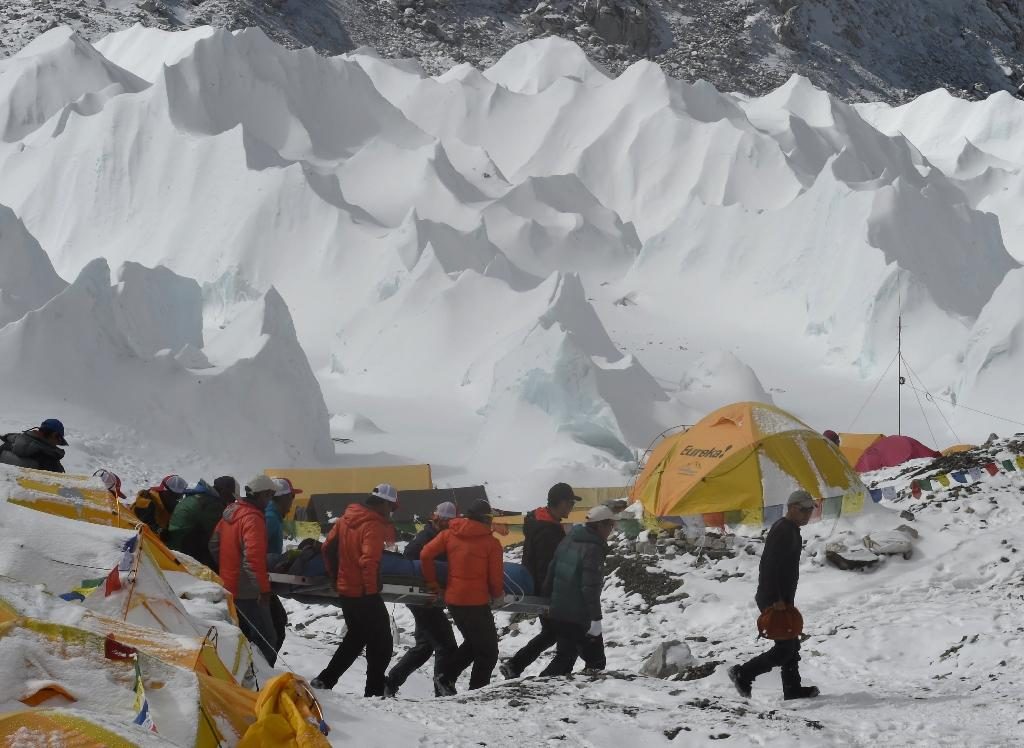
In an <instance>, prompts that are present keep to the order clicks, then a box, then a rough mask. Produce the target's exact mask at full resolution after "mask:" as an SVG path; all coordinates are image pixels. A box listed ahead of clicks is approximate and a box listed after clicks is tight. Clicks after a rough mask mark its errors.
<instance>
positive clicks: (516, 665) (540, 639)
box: [507, 616, 558, 675]
mask: <svg viewBox="0 0 1024 748" xmlns="http://www.w3.org/2000/svg"><path fill="white" fill-rule="evenodd" d="M557 638H558V636H557V634H556V633H555V627H554V626H553V625H552V622H551V619H550V618H548V617H547V616H541V617H540V631H539V632H538V633H537V635H536V636H535V637H533V638H532V639H530V641H528V642H526V644H524V645H523V647H522V648H521V649H520V650H519V651H518V652H516V653H515V654H514V655H512V658H511V659H510V660H509V661H508V663H507V665H508V666H509V668H511V670H512V671H513V672H514V673H515V674H516V675H521V674H522V672H523V671H524V670H526V668H528V667H530V665H532V664H533V663H534V662H535V661H536V660H537V658H538V657H540V656H541V655H542V654H544V652H546V651H547V650H549V649H551V647H553V646H555V641H556V640H557Z"/></svg>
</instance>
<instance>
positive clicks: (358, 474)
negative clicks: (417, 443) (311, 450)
mask: <svg viewBox="0 0 1024 748" xmlns="http://www.w3.org/2000/svg"><path fill="white" fill-rule="evenodd" d="M263 472H264V473H265V474H266V475H270V476H273V477H275V478H287V479H288V480H290V481H291V482H292V485H294V486H296V487H297V488H301V489H302V493H301V494H299V495H298V496H296V497H295V503H294V505H293V506H292V512H291V516H290V517H289V518H288V519H299V520H301V519H307V520H309V519H312V517H309V516H305V515H306V508H307V507H308V506H309V504H310V502H311V500H312V498H313V497H314V496H317V495H320V494H361V495H362V497H363V498H365V497H366V494H368V493H370V491H372V490H373V489H374V487H375V486H377V485H378V484H380V483H390V484H391V485H392V486H394V487H395V488H397V489H398V490H399V491H400V492H401V491H413V490H423V489H431V488H433V487H434V483H433V478H432V477H431V474H430V465H390V466H381V467H352V468H267V469H266V470H264V471H263Z"/></svg>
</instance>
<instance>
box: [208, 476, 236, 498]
mask: <svg viewBox="0 0 1024 748" xmlns="http://www.w3.org/2000/svg"><path fill="white" fill-rule="evenodd" d="M213 488H214V490H215V491H217V493H221V492H227V493H230V494H231V495H232V496H234V497H235V498H236V499H237V498H238V496H239V494H241V492H242V491H241V489H240V488H239V487H238V480H236V479H235V478H234V477H233V476H230V475H222V476H221V477H219V478H217V480H215V481H214V482H213Z"/></svg>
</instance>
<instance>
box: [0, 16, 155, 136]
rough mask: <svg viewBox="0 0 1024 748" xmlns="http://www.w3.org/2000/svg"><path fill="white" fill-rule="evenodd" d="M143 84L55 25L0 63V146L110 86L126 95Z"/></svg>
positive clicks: (75, 35)
mask: <svg viewBox="0 0 1024 748" xmlns="http://www.w3.org/2000/svg"><path fill="white" fill-rule="evenodd" d="M146 85H147V83H146V81H144V80H142V79H141V78H139V77H137V76H135V75H133V74H131V73H129V72H128V71H127V70H123V69H121V68H119V67H118V66H117V65H114V64H113V63H111V62H110V61H109V60H107V59H105V58H104V57H103V55H101V54H100V53H98V52H97V51H96V50H95V49H93V47H92V46H91V45H90V44H89V43H88V42H86V41H85V40H84V39H82V37H80V36H79V35H78V34H76V33H75V32H74V31H72V30H71V29H70V28H68V27H66V26H58V27H57V28H54V29H51V30H50V31H47V32H46V33H45V34H43V35H42V36H40V37H39V38H37V39H36V40H35V41H33V42H32V43H31V44H29V45H28V46H26V47H25V48H24V49H22V50H21V51H20V52H18V53H17V54H16V55H14V56H13V57H10V58H8V59H6V60H0V141H6V142H13V141H16V140H20V139H21V138H23V137H25V136H26V135H28V134H29V133H31V132H32V131H33V130H35V129H36V128H38V127H39V126H40V125H42V124H43V123H44V122H46V120H48V119H49V118H50V117H51V116H53V115H54V114H56V113H57V112H59V111H60V110H61V109H63V108H64V107H65V106H67V105H69V104H72V103H73V102H75V101H77V100H78V99H79V98H80V97H82V96H84V95H86V94H90V93H95V92H99V91H102V90H104V89H107V88H109V87H111V86H116V87H118V90H120V91H122V92H126V93H131V92H136V91H141V90H142V89H144V88H145V87H146Z"/></svg>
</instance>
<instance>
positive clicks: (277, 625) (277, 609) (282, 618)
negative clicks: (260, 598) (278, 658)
mask: <svg viewBox="0 0 1024 748" xmlns="http://www.w3.org/2000/svg"><path fill="white" fill-rule="evenodd" d="M270 620H271V621H272V622H273V624H274V633H275V634H277V644H275V645H274V649H275V650H276V651H278V652H280V651H281V647H283V646H284V637H285V634H286V633H287V632H288V611H286V610H285V609H284V605H282V604H281V598H279V597H278V596H277V595H271V596H270Z"/></svg>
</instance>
